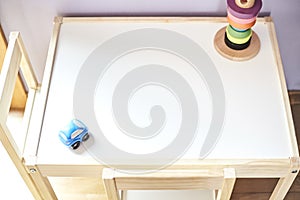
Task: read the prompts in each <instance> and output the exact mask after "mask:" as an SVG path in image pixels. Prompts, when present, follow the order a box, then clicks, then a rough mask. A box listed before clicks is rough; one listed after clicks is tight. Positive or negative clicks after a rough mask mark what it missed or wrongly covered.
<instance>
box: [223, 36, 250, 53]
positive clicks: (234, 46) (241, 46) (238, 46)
mask: <svg viewBox="0 0 300 200" xmlns="http://www.w3.org/2000/svg"><path fill="white" fill-rule="evenodd" d="M224 42H225V44H226V45H227V46H228V47H229V48H231V49H234V50H243V49H246V48H247V47H249V45H250V42H251V38H250V39H249V40H248V42H246V43H244V44H235V43H232V42H231V41H230V40H229V39H228V38H227V34H226V33H225V37H224Z"/></svg>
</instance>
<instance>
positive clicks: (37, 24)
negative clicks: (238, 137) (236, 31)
mask: <svg viewBox="0 0 300 200" xmlns="http://www.w3.org/2000/svg"><path fill="white" fill-rule="evenodd" d="M299 8H300V1H299V0H289V1H282V0H265V1H264V4H263V8H262V12H271V16H273V18H274V21H275V25H276V30H277V34H278V40H279V45H280V50H281V54H282V58H283V63H284V67H285V73H286V76H287V83H288V87H289V89H300V53H299V52H300V39H298V37H297V36H298V35H300V34H299V33H300V12H299ZM225 14H226V1H225V0H213V1H204V0H48V1H47V0H39V1H38V0H1V1H0V20H1V21H0V23H1V25H2V28H3V29H4V32H5V34H6V37H8V35H9V32H10V31H20V32H21V34H22V37H23V40H24V43H25V45H26V47H27V49H28V51H29V56H30V58H31V60H32V64H33V65H34V67H35V70H36V72H37V74H38V77H39V80H41V79H42V74H43V70H44V65H45V60H46V55H47V49H48V44H49V40H50V36H51V31H52V21H53V17H54V16H84V15H89V16H108V15H109V16H111V15H199V16H201V15H223V16H225Z"/></svg>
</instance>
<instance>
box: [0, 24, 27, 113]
mask: <svg viewBox="0 0 300 200" xmlns="http://www.w3.org/2000/svg"><path fill="white" fill-rule="evenodd" d="M6 49H7V41H6V38H5V36H4V33H3V31H2V28H1V26H0V71H1V69H2V64H3V61H4V57H5V53H6ZM26 99H27V93H26V92H25V88H24V86H23V83H22V80H21V77H20V75H19V76H18V79H17V81H16V85H15V90H14V94H13V99H12V102H11V108H13V109H19V110H23V109H24V108H25V105H26Z"/></svg>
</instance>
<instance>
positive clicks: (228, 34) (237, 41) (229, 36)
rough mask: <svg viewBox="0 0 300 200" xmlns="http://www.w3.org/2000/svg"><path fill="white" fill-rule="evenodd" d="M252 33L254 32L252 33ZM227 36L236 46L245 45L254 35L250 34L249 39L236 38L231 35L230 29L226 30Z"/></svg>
mask: <svg viewBox="0 0 300 200" xmlns="http://www.w3.org/2000/svg"><path fill="white" fill-rule="evenodd" d="M251 33H252V32H251ZM226 34H227V38H228V40H230V41H231V42H232V43H234V44H244V43H246V42H247V41H248V40H249V39H250V38H251V36H252V34H249V35H248V36H247V37H245V38H235V37H233V36H232V35H230V33H229V31H228V29H227V28H226Z"/></svg>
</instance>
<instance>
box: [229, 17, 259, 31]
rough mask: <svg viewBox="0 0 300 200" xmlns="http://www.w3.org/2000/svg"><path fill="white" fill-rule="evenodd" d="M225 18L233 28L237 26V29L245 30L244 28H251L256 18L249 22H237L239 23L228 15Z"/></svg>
mask: <svg viewBox="0 0 300 200" xmlns="http://www.w3.org/2000/svg"><path fill="white" fill-rule="evenodd" d="M227 20H228V23H229V24H230V25H231V26H233V27H234V28H238V29H241V30H245V29H249V28H251V27H252V26H254V24H255V22H256V19H255V20H254V21H253V22H251V23H249V24H239V23H236V22H235V21H232V20H231V19H230V18H229V17H228V16H227Z"/></svg>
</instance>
